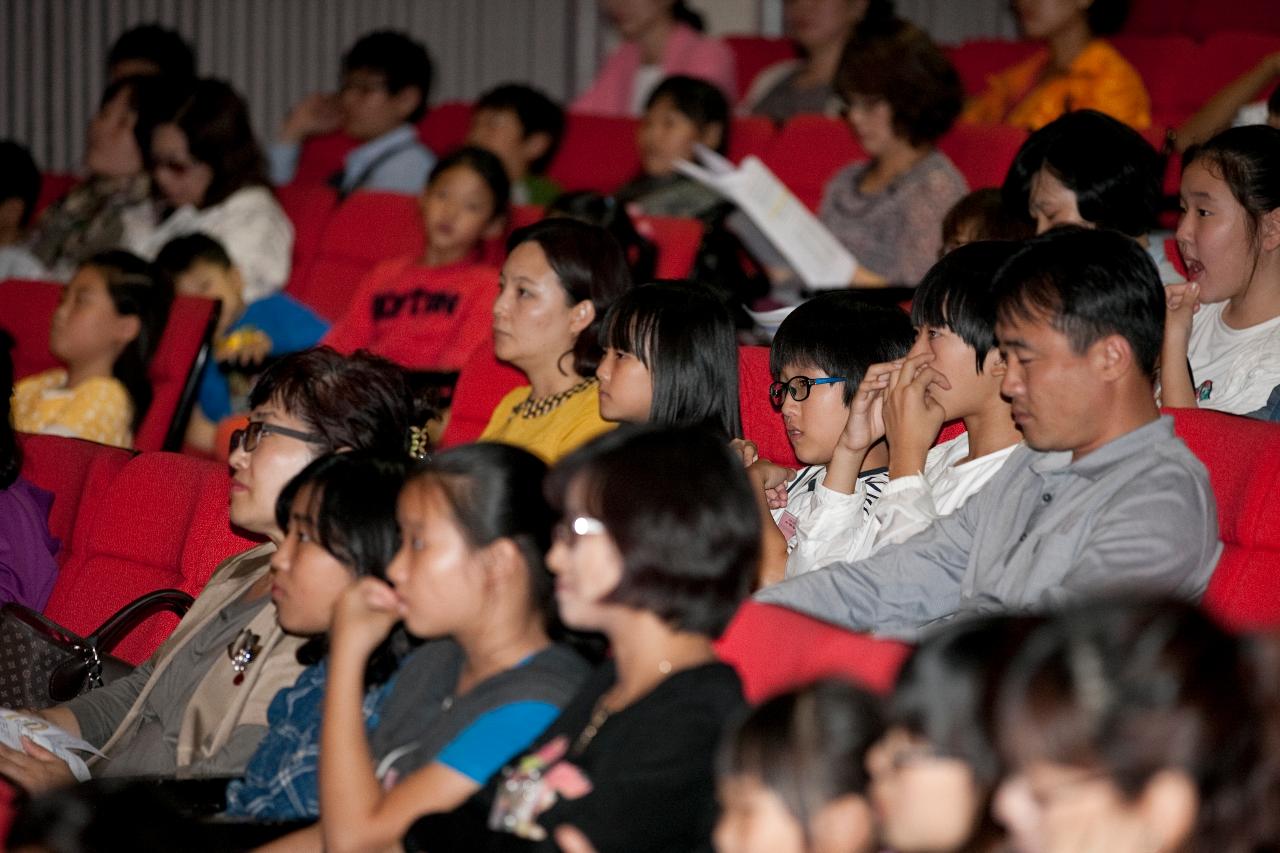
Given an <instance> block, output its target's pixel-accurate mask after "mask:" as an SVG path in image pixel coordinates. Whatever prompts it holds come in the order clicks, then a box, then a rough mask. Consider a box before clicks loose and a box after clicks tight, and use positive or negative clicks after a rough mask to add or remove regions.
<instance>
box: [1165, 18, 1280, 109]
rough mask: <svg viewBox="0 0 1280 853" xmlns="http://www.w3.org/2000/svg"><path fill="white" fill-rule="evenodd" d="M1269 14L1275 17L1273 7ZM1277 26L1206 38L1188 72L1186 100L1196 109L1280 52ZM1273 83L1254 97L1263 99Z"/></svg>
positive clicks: (1279, 37)
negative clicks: (1191, 100) (1193, 101)
mask: <svg viewBox="0 0 1280 853" xmlns="http://www.w3.org/2000/svg"><path fill="white" fill-rule="evenodd" d="M1220 5H1226V4H1220ZM1272 11H1273V17H1274V12H1275V7H1274V5H1273V7H1272ZM1277 26H1280V25H1273V26H1272V27H1271V28H1270V29H1269V30H1265V29H1261V28H1259V30H1260V31H1242V32H1220V33H1216V34H1214V35H1211V36H1209V37H1208V38H1207V39H1206V40H1205V42H1204V44H1203V45H1201V46H1200V49H1199V51H1198V53H1197V55H1196V57H1195V65H1194V66H1193V67H1192V68H1189V69H1188V74H1187V75H1186V78H1187V80H1186V83H1187V86H1188V91H1187V93H1186V97H1187V98H1188V99H1192V98H1194V99H1196V104H1197V106H1199V105H1200V104H1203V103H1204V102H1205V101H1207V100H1208V99H1209V98H1211V97H1212V96H1213V95H1214V94H1215V93H1216V92H1218V91H1219V90H1221V89H1222V87H1223V86H1226V85H1227V84H1228V83H1230V82H1231V81H1232V80H1234V79H1236V78H1237V77H1239V76H1240V75H1241V74H1243V73H1245V72H1246V71H1248V70H1249V69H1251V68H1253V67H1254V66H1255V65H1257V64H1258V63H1259V62H1260V61H1261V60H1262V59H1263V58H1264V57H1266V56H1268V55H1269V54H1272V53H1275V52H1276V51H1280V32H1278V31H1277V28H1276V27H1277ZM1274 83H1275V81H1274V80H1271V81H1269V82H1268V83H1267V84H1266V85H1265V86H1264V87H1263V88H1262V89H1261V90H1259V91H1257V92H1255V93H1254V97H1255V98H1265V97H1266V96H1267V95H1268V94H1270V92H1271V90H1272V88H1274Z"/></svg>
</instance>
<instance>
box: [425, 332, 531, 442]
mask: <svg viewBox="0 0 1280 853" xmlns="http://www.w3.org/2000/svg"><path fill="white" fill-rule="evenodd" d="M528 381H529V380H528V379H526V378H525V375H524V374H523V373H521V372H520V371H519V370H517V369H515V368H514V367H512V366H511V365H509V364H505V363H503V362H501V361H498V359H497V358H495V357H494V355H493V342H492V341H486V342H485V343H483V344H480V345H479V346H477V347H476V348H475V349H474V350H473V351H472V353H471V358H470V359H468V360H467V363H466V364H464V365H463V366H462V370H460V371H459V372H458V384H457V385H456V386H455V387H454V390H453V405H452V406H451V407H450V409H449V424H448V426H446V427H445V430H444V434H443V435H441V436H440V447H442V448H444V447H454V446H456V445H459V444H466V443H467V442H469V441H475V440H476V439H477V438H479V437H480V433H482V432H484V428H485V427H486V426H488V425H489V418H490V417H492V416H493V410H494V409H495V408H497V406H498V403H499V401H501V400H502V398H503V397H504V396H506V394H507V392H508V391H510V390H511V389H512V388H516V387H518V386H520V385H524V384H526V383H527V382H528Z"/></svg>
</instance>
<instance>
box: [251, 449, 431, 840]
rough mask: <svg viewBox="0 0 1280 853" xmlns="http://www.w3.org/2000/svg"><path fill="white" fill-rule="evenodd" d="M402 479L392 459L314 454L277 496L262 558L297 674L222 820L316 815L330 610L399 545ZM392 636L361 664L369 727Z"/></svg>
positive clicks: (382, 695) (389, 664)
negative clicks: (295, 645)
mask: <svg viewBox="0 0 1280 853" xmlns="http://www.w3.org/2000/svg"><path fill="white" fill-rule="evenodd" d="M404 476H405V466H404V462H403V461H401V460H393V459H387V458H383V457H381V456H379V455H377V454H374V453H370V452H368V451H365V450H352V451H346V452H341V451H340V452H337V453H330V454H327V455H325V456H321V457H318V458H317V459H316V460H315V461H313V462H311V464H309V465H307V467H306V468H303V469H302V471H301V472H299V474H298V475H297V476H296V477H294V478H293V479H292V480H290V481H289V483H288V484H287V485H286V486H285V487H284V489H282V490H281V492H280V497H279V498H278V499H277V500H276V525H277V526H278V527H279V529H280V530H281V531H283V532H284V534H285V535H284V538H283V539H282V540H281V541H280V545H279V547H278V548H277V550H276V552H275V554H273V555H272V556H271V600H272V602H274V603H275V609H276V621H277V622H278V623H279V624H280V627H281V628H282V629H284V631H285V632H286V633H288V634H291V635H293V636H296V637H304V638H306V640H307V641H306V642H305V643H303V645H302V646H301V647H300V648H299V649H298V662H299V663H300V664H302V665H303V666H305V667H306V668H305V669H304V670H302V674H301V675H299V676H298V680H297V681H296V682H294V683H293V685H292V686H290V687H285V688H283V689H282V690H281V691H280V692H279V693H277V694H276V695H275V698H274V699H272V700H271V704H270V706H268V708H267V733H266V736H265V737H263V739H262V742H261V743H259V744H258V748H257V750H256V751H255V752H254V753H253V757H252V758H250V759H249V763H248V765H247V766H246V767H245V771H244V778H242V779H236V780H234V781H232V782H231V784H230V785H228V786H227V808H226V811H227V814H229V815H231V816H234V817H252V818H255V819H258V820H297V819H301V818H312V819H314V818H316V817H319V815H320V787H319V782H318V776H317V773H318V765H319V754H320V722H321V710H322V708H323V699H324V691H325V685H326V680H327V678H328V672H329V662H328V654H329V632H330V631H331V630H332V628H333V619H334V608H335V606H336V605H337V603H338V599H340V598H341V597H342V594H343V593H344V592H345V591H346V590H347V588H348V587H350V586H351V585H352V584H353V583H355V581H356V580H358V579H359V578H363V577H374V578H379V579H382V578H385V577H386V568H387V564H388V563H390V562H391V559H392V557H394V556H395V553H396V551H397V549H398V548H399V545H400V533H399V531H398V530H397V529H396V497H397V496H398V495H399V494H400V487H401V486H402V485H403V484H404ZM393 639H403V635H402V634H400V633H395V634H393V635H392V637H389V638H388V639H387V640H386V641H385V642H383V643H382V644H381V645H380V646H379V647H378V648H377V649H376V650H375V651H374V652H373V653H372V654H371V655H370V656H369V660H368V663H367V664H366V666H365V670H364V679H363V683H362V686H363V688H364V693H363V698H362V703H361V712H362V715H363V719H364V723H365V727H366V728H371V727H372V726H374V725H376V724H377V721H378V713H379V711H380V710H381V709H382V707H383V702H384V700H385V699H386V696H387V690H388V686H389V679H390V678H391V677H392V674H393V673H394V672H395V669H396V667H397V665H398V664H399V662H400V661H399V657H398V656H397V650H398V648H397V646H396V645H395V643H394V641H393ZM405 650H406V649H399V651H402V652H403V651H405Z"/></svg>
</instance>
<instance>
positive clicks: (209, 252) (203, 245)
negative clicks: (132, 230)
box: [155, 231, 235, 281]
mask: <svg viewBox="0 0 1280 853" xmlns="http://www.w3.org/2000/svg"><path fill="white" fill-rule="evenodd" d="M201 262H203V263H207V264H213V265H214V266H216V267H218V268H219V269H221V270H229V269H231V268H232V267H234V266H235V264H234V263H232V261H231V256H230V255H228V254H227V250H226V249H225V248H223V245H222V244H221V243H219V242H218V241H217V240H216V239H214V238H213V237H210V236H209V235H208V234H205V233H204V232H202V231H197V232H196V233H194V234H184V235H182V236H181V237H174V238H173V239H172V240H170V241H169V242H168V243H165V244H164V247H163V248H161V249H160V252H159V254H157V255H156V259H155V265H156V268H157V269H159V270H160V272H162V273H164V274H165V275H167V276H168V277H169V278H170V280H175V281H176V280H177V278H178V277H179V276H181V275H182V274H183V273H185V272H186V271H187V270H189V269H191V268H192V267H193V266H195V265H196V264H197V263H201Z"/></svg>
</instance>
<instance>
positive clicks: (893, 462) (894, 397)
mask: <svg viewBox="0 0 1280 853" xmlns="http://www.w3.org/2000/svg"><path fill="white" fill-rule="evenodd" d="M933 360H934V355H933V353H931V352H924V353H920V354H919V355H913V356H911V357H910V358H908V359H907V360H906V361H904V362H903V363H902V368H901V369H900V370H898V371H896V372H895V373H894V374H893V375H892V376H891V377H890V380H889V389H888V391H887V392H885V404H884V411H883V414H884V424H885V433H886V434H887V435H888V437H889V458H890V463H889V476H890V478H892V477H901V476H910V475H912V474H918V473H920V472H921V471H922V470H924V463H925V459H926V458H927V457H928V455H929V448H930V447H932V446H933V441H934V439H935V438H937V436H938V430H940V429H941V428H942V424H943V422H944V421H946V419H947V413H946V411H945V410H944V409H943V408H942V405H941V404H939V403H938V401H937V400H935V399H934V398H933V396H932V395H931V394H930V393H929V389H930V388H932V387H935V386H936V387H938V388H942V389H950V388H951V383H949V382H947V378H946V377H945V376H943V375H942V374H941V373H939V372H938V371H937V370H935V369H934V368H933V367H931V366H930V363H931V362H932V361H933Z"/></svg>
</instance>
